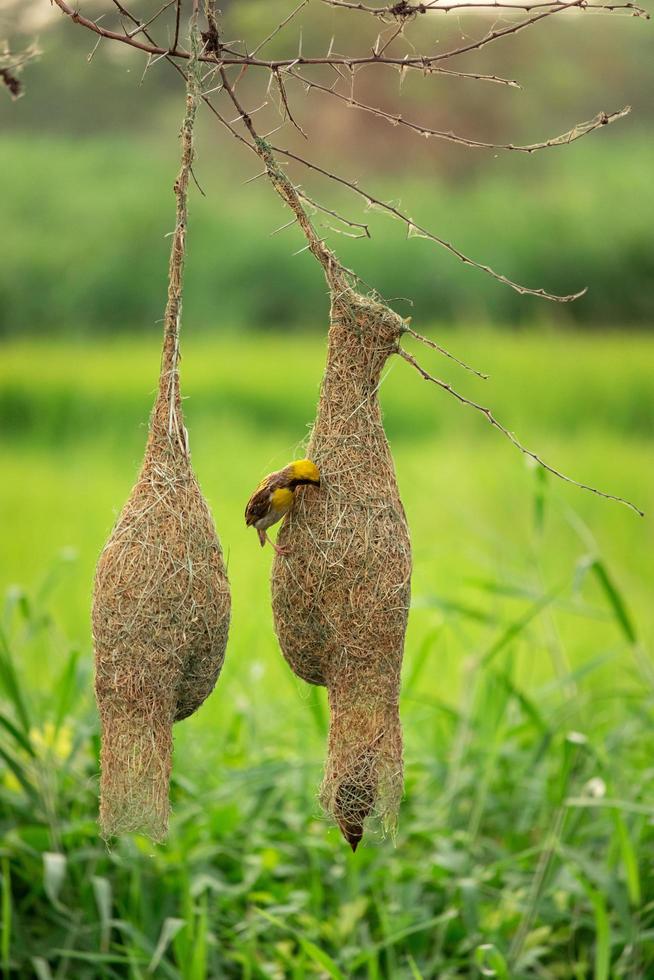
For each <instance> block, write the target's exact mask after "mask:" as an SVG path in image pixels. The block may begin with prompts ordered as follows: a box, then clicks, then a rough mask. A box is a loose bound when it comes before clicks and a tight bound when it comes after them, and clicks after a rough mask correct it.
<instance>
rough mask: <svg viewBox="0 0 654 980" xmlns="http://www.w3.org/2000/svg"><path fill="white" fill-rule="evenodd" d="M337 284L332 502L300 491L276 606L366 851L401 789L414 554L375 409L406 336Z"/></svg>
mask: <svg viewBox="0 0 654 980" xmlns="http://www.w3.org/2000/svg"><path fill="white" fill-rule="evenodd" d="M328 279H329V280H330V286H331V288H332V309H331V318H330V319H331V325H330V329H329V337H328V352H327V364H326V368H325V374H324V377H323V381H322V387H321V392H320V401H319V405H318V413H317V417H316V421H315V424H314V427H313V430H312V433H311V436H310V440H309V446H308V450H307V453H308V455H309V457H310V458H311V459H312V460H314V461H315V463H316V464H317V466H318V468H319V470H320V477H321V491H320V492H319V493H313V494H311V493H307V494H304V493H303V492H302V489H298V491H296V493H297V497H298V500H297V502H296V505H295V507H294V509H293V511H292V512H291V514H290V515H289V517H288V518H287V520H286V522H285V524H284V526H283V527H282V529H281V532H280V537H279V542H280V544H281V545H283V547H284V548H285V549H286V550H287V556H285V557H279V556H278V557H276V558H275V561H274V565H273V572H272V602H273V612H274V617H275V627H276V631H277V636H278V638H279V642H280V645H281V648H282V651H283V653H284V656H285V658H286V660H287V661H288V663H289V664H290V666H291V667H292V669H293V670H294V671H295V673H296V674H297V675H298V676H299V677H302V678H303V679H304V680H306V681H308V682H309V683H312V684H322V685H325V686H326V687H327V690H328V693H329V705H330V715H331V721H330V731H329V748H328V757H327V763H326V766H325V774H324V780H323V784H322V788H321V801H322V803H323V805H324V807H325V808H326V810H327V811H328V812H330V813H331V814H332V815H333V817H334V819H335V820H336V822H337V823H338V825H339V827H340V829H341V831H342V833H343V835H344V837H345V838H346V840H347V841H348V842H349V844H350V845H351V847H352V849H353V850H355V849H356V847H357V845H358V843H359V841H360V840H361V837H362V835H363V831H364V822H365V820H366V819H367V818H368V817H369V816H373V815H374V816H376V817H378V818H379V819H380V820H381V823H382V826H383V828H384V829H385V830H392V829H393V827H394V826H395V823H396V818H397V810H398V807H399V803H400V799H401V796H402V789H403V774H402V731H401V727H400V720H399V711H398V702H399V693H400V670H401V666H402V653H403V647H404V636H405V632H406V625H407V616H408V609H409V601H410V579H411V544H410V540H409V532H408V528H407V523H406V518H405V515H404V509H403V507H402V503H401V500H400V496H399V492H398V487H397V481H396V478H395V471H394V467H393V460H392V457H391V453H390V449H389V445H388V441H387V439H386V435H385V433H384V428H383V424H382V417H381V410H380V406H379V401H378V397H377V395H378V388H379V383H380V378H381V372H382V369H383V367H384V364H385V363H386V360H387V358H388V357H389V356H390V355H391V354H393V353H395V352H396V351H397V349H398V341H399V338H400V335H401V333H402V332H403V329H404V323H403V321H402V319H401V318H400V317H399V316H398V315H397V314H396V313H394V312H393V311H392V310H390V309H389V308H388V307H386V306H384V305H383V304H382V303H380V302H378V301H377V300H375V299H372V298H367V297H364V296H361V295H359V294H357V293H356V292H355V291H354V290H353V289H351V288H350V287H349V286H348V285H347V284H346V283H345V281H344V279H343V277H341V276H339V275H337V274H336V273H335V272H333V271H331V273H330V275H329V276H328Z"/></svg>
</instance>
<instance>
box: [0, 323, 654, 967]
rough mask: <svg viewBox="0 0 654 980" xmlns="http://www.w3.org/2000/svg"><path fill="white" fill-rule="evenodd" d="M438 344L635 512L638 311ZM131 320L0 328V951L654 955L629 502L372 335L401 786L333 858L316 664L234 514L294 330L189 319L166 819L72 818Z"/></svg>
mask: <svg viewBox="0 0 654 980" xmlns="http://www.w3.org/2000/svg"><path fill="white" fill-rule="evenodd" d="M439 339H441V340H442V339H443V337H440V338H439ZM450 340H451V342H452V343H453V344H456V345H457V346H458V352H459V353H460V354H462V355H463V356H464V357H466V358H467V359H469V360H472V361H475V362H478V366H479V367H482V368H486V369H488V370H489V371H490V373H491V375H492V380H491V382H489V383H488V384H489V385H490V386H491V387H490V388H489V389H488V391H486V392H485V396H486V400H487V401H488V402H489V403H492V404H495V405H496V407H497V409H498V412H500V411H501V412H502V415H503V417H504V418H505V420H506V421H507V423H508V424H509V425H510V426H511V427H512V428H515V429H516V430H517V431H518V432H519V434H520V435H521V436H523V437H525V438H527V437H528V436H531V442H535V444H536V445H537V447H538V448H540V449H541V450H543V451H544V452H547V455H548V456H550V457H552V458H553V459H554V460H555V461H556V462H559V463H561V464H562V465H564V466H566V467H567V468H568V469H573V470H574V472H575V474H577V475H580V476H585V477H588V478H589V479H593V480H595V481H596V482H600V483H602V484H604V485H610V486H609V489H615V490H617V491H620V492H624V493H626V494H628V495H632V496H634V497H636V499H637V500H638V502H639V503H641V504H642V505H643V506H644V507H645V509H646V510H649V509H651V507H650V506H649V505H650V503H651V486H652V479H653V477H654V469H653V463H652V460H651V453H650V454H648V451H647V446H648V439H649V428H648V426H649V425H650V422H649V420H650V419H651V413H652V398H651V391H650V389H649V388H648V386H647V377H648V375H649V373H650V372H651V360H652V346H651V343H650V342H649V341H648V340H647V338H646V337H643V336H641V337H633V338H630V340H629V342H628V343H626V344H625V342H624V341H620V340H619V339H617V338H612V337H607V336H604V337H598V338H593V339H592V340H590V339H589V340H588V341H584V340H583V339H582V338H580V337H575V336H570V337H568V336H561V335H559V334H553V333H550V334H544V335H543V336H541V337H538V338H537V337H533V336H532V337H526V336H522V335H519V336H518V337H517V338H516V337H513V338H508V339H507V337H506V335H496V334H483V333H482V334H480V333H479V332H462V333H460V334H459V335H458V340H457V339H453V338H448V342H449V341H450ZM156 346H157V342H156V339H155V338H153V339H152V344H151V346H150V345H149V342H148V344H146V343H145V342H143V343H138V344H125V343H120V344H119V343H115V344H104V345H98V346H94V347H91V348H84V347H81V346H73V345H59V346H58V347H54V346H52V345H45V344H34V345H27V344H21V345H5V348H4V350H3V358H2V361H1V364H0V390H2V391H3V396H2V400H1V401H0V419H1V420H2V421H1V422H0V433H1V438H0V466H1V467H2V474H3V479H2V481H0V508H1V510H2V515H3V533H2V535H1V536H0V557H1V560H0V587H1V588H3V589H4V591H5V602H4V607H3V610H2V618H1V632H0V835H1V836H0V873H1V874H2V891H1V893H0V967H1V968H2V970H4V975H5V976H6V977H14V976H21V977H22V976H25V977H27V976H37V977H39V978H50V977H62V978H63V977H69V976H70V977H75V978H77V977H80V978H86V977H88V978H96V977H100V978H104V977H107V978H116V977H133V978H146V977H147V976H152V975H155V976H161V977H170V978H178V977H179V978H185V980H186V978H193V980H196V978H203V977H220V976H227V977H252V978H270V977H292V978H305V977H306V978H312V977H347V978H350V977H365V978H371V977H372V978H386V977H393V978H395V977H398V978H404V977H407V978H416V977H425V978H426V977H439V978H447V977H456V976H472V977H475V976H497V977H510V978H512V980H513V978H516V980H522V978H525V980H526V978H529V980H531V978H541V977H570V978H579V977H594V978H596V980H604V978H608V977H629V978H636V977H638V978H641V977H647V976H649V975H650V974H651V973H652V972H653V971H654V881H653V877H652V861H651V856H652V853H654V840H653V836H654V835H653V830H652V827H653V826H654V825H653V823H652V815H653V814H654V794H653V793H652V762H651V748H650V746H651V730H652V723H653V721H654V718H653V710H654V703H653V698H652V690H653V687H652V685H653V678H652V664H651V658H650V655H649V643H650V639H651V633H652V610H651V587H650V583H651V554H652V553H654V549H653V548H652V531H651V525H650V524H649V523H647V522H640V521H639V520H638V519H637V518H636V517H635V516H633V515H631V514H630V513H629V512H628V511H626V510H625V509H623V508H618V507H615V506H611V505H608V504H605V503H603V502H600V501H597V500H595V499H593V498H592V497H590V496H588V495H587V496H583V495H581V494H580V493H579V492H577V491H574V490H572V489H570V488H564V487H557V486H555V485H553V484H552V482H551V481H543V480H542V479H541V478H540V477H539V476H538V475H537V473H536V472H535V471H533V470H531V469H529V468H527V467H525V466H523V465H522V460H521V458H520V457H519V456H518V454H517V453H515V451H514V450H512V449H511V447H510V446H508V444H507V445H506V446H505V445H504V444H503V443H502V442H501V441H500V439H499V436H497V434H496V433H494V432H493V431H492V430H491V429H490V427H484V424H483V420H481V419H476V418H475V416H473V415H472V414H470V416H466V414H465V412H464V411H463V409H461V408H459V407H458V406H456V405H452V406H450V405H449V404H448V402H447V400H446V398H445V396H443V397H440V398H439V397H437V393H436V392H434V391H432V390H431V389H430V388H428V387H427V386H420V384H419V382H418V380H416V381H415V383H413V382H411V383H410V382H409V380H408V379H409V378H410V377H412V376H411V375H410V374H408V373H406V372H404V371H403V370H401V369H402V367H403V366H402V365H399V364H398V365H397V366H396V367H394V368H393V369H392V371H391V372H390V374H389V376H388V378H387V379H386V381H385V383H384V387H383V401H384V405H385V412H386V418H387V422H388V424H389V429H390V431H391V434H392V441H393V448H394V452H395V455H396V459H397V465H398V474H399V479H400V484H401V488H402V492H403V496H404V499H405V503H406V507H407V511H408V515H409V520H410V524H411V527H412V533H413V539H414V552H415V560H416V561H415V576H414V606H413V608H412V612H411V623H410V632H409V638H408V643H407V652H406V661H405V669H404V684H403V696H402V706H401V708H402V717H403V722H404V726H405V734H406V758H407V763H408V765H407V780H406V798H405V800H404V803H403V807H402V812H401V815H400V829H399V834H398V837H397V840H396V841H392V840H385V841H382V840H375V839H372V840H369V841H368V842H367V843H366V842H364V845H365V846H362V847H361V848H360V849H359V851H358V852H357V854H356V855H351V854H349V852H348V851H347V849H346V848H344V847H343V846H342V845H341V844H340V843H339V837H338V833H337V831H335V830H334V829H333V828H330V827H329V826H328V825H327V824H326V823H325V822H324V820H323V819H322V817H321V815H320V812H319V808H318V805H317V801H316V795H315V794H316V787H317V785H318V782H319V778H320V768H321V761H322V758H323V753H324V738H325V728H326V705H325V701H324V696H323V692H321V691H318V690H309V689H308V688H307V687H306V686H305V685H302V684H301V683H300V682H298V681H297V680H296V679H295V678H294V677H293V676H292V675H291V674H290V672H289V671H288V669H287V668H286V666H285V664H284V663H283V660H282V658H281V656H280V654H279V651H278V649H277V647H276V644H275V641H274V637H273V634H272V624H271V621H270V613H269V606H268V598H267V581H266V580H267V575H268V568H269V561H270V556H269V555H268V554H267V553H266V552H265V551H264V552H261V551H260V550H259V548H258V545H257V543H256V541H255V540H254V539H253V538H252V537H251V536H250V533H249V532H248V531H247V529H245V527H244V526H243V523H242V508H243V504H244V501H245V499H246V497H247V493H248V491H249V490H250V489H251V487H252V485H253V483H254V481H256V479H257V478H258V477H259V476H260V475H261V474H262V472H264V471H265V470H266V469H268V468H269V467H272V466H274V465H276V464H277V463H281V462H283V461H284V459H285V458H286V457H288V456H290V455H292V454H293V452H294V451H295V450H296V449H297V447H298V443H299V441H300V440H301V438H302V436H303V433H304V432H305V431H306V429H305V428H304V426H305V424H306V422H307V421H308V420H309V418H310V416H311V412H312V402H313V399H314V397H315V394H316V385H317V382H318V378H319V374H320V346H321V345H320V344H319V343H318V342H317V341H315V342H314V341H311V340H301V339H295V340H293V339H292V338H288V337H280V336H272V337H268V338H266V339H262V338H261V337H256V336H255V337H253V338H250V339H249V340H247V341H245V340H243V341H237V340H236V339H234V340H232V341H230V342H221V343H220V344H214V343H211V342H208V341H204V342H202V343H199V344H198V343H188V344H187V345H186V346H185V360H184V365H183V376H184V381H185V391H186V393H187V394H188V395H190V396H191V397H190V398H189V399H188V401H187V403H186V404H187V414H188V424H189V430H190V435H191V447H192V451H193V454H194V462H195V465H196V468H197V471H198V473H199V474H200V478H201V482H202V484H203V489H204V490H205V491H206V492H207V495H208V497H209V498H210V500H211V503H212V506H213V509H214V513H215V516H216V519H217V523H218V526H219V529H220V532H221V536H222V539H223V543H224V545H225V547H226V548H227V552H228V556H229V566H230V576H231V580H232V587H233V592H234V600H235V601H234V620H233V632H232V636H231V640H230V646H229V649H228V655H227V660H226V664H225V668H224V672H223V676H222V677H221V679H220V681H219V684H218V687H217V689H216V692H215V693H214V694H213V695H212V697H211V698H210V700H209V702H208V703H207V704H206V705H205V706H204V707H203V708H202V709H201V711H200V712H198V714H197V715H196V716H194V717H193V718H192V719H190V720H188V721H187V722H185V723H184V724H183V725H180V726H178V729H177V731H176V742H175V769H174V783H173V808H174V810H173V820H172V829H171V839H170V841H169V843H168V844H167V845H165V846H153V845H151V844H150V843H149V842H148V841H146V840H144V839H142V838H140V837H131V838H128V839H126V840H123V841H121V842H119V843H117V844H115V845H114V846H112V848H111V849H109V850H107V849H106V848H105V847H104V845H103V844H102V843H101V842H100V841H99V839H98V835H97V825H96V810H97V771H98V758H97V755H98V730H97V717H96V712H95V709H94V706H93V702H92V695H91V680H92V679H91V652H90V642H89V625H88V603H89V589H90V577H91V572H92V567H93V563H94V561H95V557H96V555H97V552H98V550H99V548H100V546H101V543H102V540H103V538H104V536H105V534H106V532H107V530H108V527H109V525H110V523H111V519H112V518H111V515H112V510H114V509H115V508H117V507H119V506H120V504H121V503H122V500H123V499H124V497H125V495H126V492H127V490H128V488H129V485H130V482H131V480H132V479H133V475H134V472H135V469H136V466H137V464H138V458H139V455H140V452H141V448H142V442H143V437H144V429H143V425H142V423H143V421H144V420H145V418H146V416H147V411H148V407H149V395H148V393H147V391H143V388H146V389H147V387H148V385H151V386H152V387H154V382H155V376H156V353H154V352H155V351H156ZM434 356H435V355H434ZM37 365H38V370H36V366H37ZM440 367H441V368H442V367H443V365H440ZM447 370H448V376H451V377H453V379H455V380H457V382H458V383H460V384H463V385H464V386H466V387H467V386H469V385H474V386H475V394H478V393H479V392H478V391H477V387H479V388H481V387H482V383H481V382H477V381H472V380H470V381H469V380H468V379H465V378H461V377H460V376H459V374H458V372H457V373H456V375H454V374H450V373H449V368H448V369H447ZM452 370H453V371H454V369H452ZM282 371H283V376H284V378H285V379H289V378H292V379H295V380H294V383H293V384H290V385H289V384H288V383H285V384H281V383H280V377H281V373H282ZM236 377H237V378H238V386H237V385H236V381H235V380H234V379H235V378H236ZM148 379H150V380H149V381H148ZM552 379H556V384H554V382H553V380H552ZM230 386H231V387H230ZM237 388H238V390H239V391H240V392H241V395H240V398H237V397H236V389H237ZM232 389H233V390H232ZM467 390H470V389H469V388H468V389H467ZM480 397H481V396H480ZM47 419H49V421H47ZM432 427H433V428H432ZM591 527H592V529H593V533H592V534H591V531H590V528H591ZM73 548H74V549H75V551H73V550H72V549H73ZM61 549H66V550H63V551H62V550H61ZM58 552H59V558H58V559H57V560H56V561H54V560H53V559H54V556H55V555H56V554H57V553H58ZM16 582H23V583H25V584H24V585H16V584H12V583H16Z"/></svg>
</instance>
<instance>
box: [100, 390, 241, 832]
mask: <svg viewBox="0 0 654 980" xmlns="http://www.w3.org/2000/svg"><path fill="white" fill-rule="evenodd" d="M163 377H164V376H163V374H162V378H163ZM173 400H174V402H176V406H175V407H174V408H173V411H172V413H171V408H170V403H169V400H168V398H167V397H166V395H165V392H161V393H160V395H159V398H158V400H157V403H156V405H155V409H154V412H153V415H152V420H151V425H150V433H149V437H148V444H147V448H146V452H145V458H144V461H143V465H142V468H141V472H140V473H139V476H138V479H137V482H136V485H135V486H134V488H133V490H132V492H131V494H130V496H129V499H128V501H127V503H126V504H125V507H124V508H123V511H122V513H121V514H120V517H119V518H118V522H117V523H116V526H115V528H114V530H113V532H112V534H111V537H110V538H109V541H108V542H107V544H106V545H105V548H104V550H103V552H102V555H101V556H100V561H99V563H98V568H97V573H96V580H95V590H94V600H93V637H94V643H95V652H96V679H95V687H96V696H97V701H98V706H99V709H100V718H101V725H102V758H101V766H102V775H101V805H100V823H101V827H102V831H103V835H104V836H110V835H112V834H121V833H124V832H126V831H132V830H141V831H143V832H145V833H147V834H148V835H149V836H151V837H152V838H153V839H155V840H161V839H162V838H163V837H165V835H166V830H167V822H168V810H169V803H168V790H169V780H170V772H171V761H172V726H173V723H174V722H175V721H180V720H182V719H183V718H186V717H188V716H189V715H190V714H191V713H192V712H194V711H195V710H196V709H197V708H198V707H199V706H200V705H201V704H202V702H203V701H204V700H205V698H206V697H207V696H208V695H209V694H210V693H211V691H212V689H213V687H214V684H215V682H216V680H217V678H218V675H219V673H220V669H221V667H222V663H223V660H224V655H225V646H226V643H227V632H228V628H229V614H230V595H229V586H228V582H227V574H226V570H225V564H224V561H223V555H222V550H221V547H220V543H219V541H218V538H217V535H216V531H215V527H214V523H213V520H212V517H211V514H210V512H209V508H208V506H207V503H206V501H205V500H204V497H203V496H202V493H201V491H200V488H199V486H198V482H197V480H196V477H195V475H194V473H193V470H192V468H191V463H190V459H189V454H188V449H187V446H186V435H185V430H184V429H183V426H182V425H181V406H180V405H179V391H178V390H177V391H176V393H175V394H174V395H173ZM171 418H174V419H175V428H174V429H173V430H172V431H171V429H170V419H171ZM178 426H179V429H178V428H177V427H178Z"/></svg>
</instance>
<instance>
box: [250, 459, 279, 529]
mask: <svg viewBox="0 0 654 980" xmlns="http://www.w3.org/2000/svg"><path fill="white" fill-rule="evenodd" d="M282 474H283V470H279V471H278V472H276V473H270V474H269V475H268V476H267V477H266V478H265V480H262V481H261V483H260V484H259V486H258V487H257V489H256V490H255V491H254V493H253V494H252V496H251V497H250V499H249V500H248V503H247V507H246V508H245V523H246V524H247V525H248V527H250V525H251V524H255V523H256V522H257V521H259V520H261V518H262V517H265V516H266V514H267V513H268V511H269V509H270V497H271V494H272V492H273V490H277V489H278V488H279V487H281V486H285V485H286V481H285V478H284V476H283V475H282Z"/></svg>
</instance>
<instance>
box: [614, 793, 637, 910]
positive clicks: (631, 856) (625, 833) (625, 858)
mask: <svg viewBox="0 0 654 980" xmlns="http://www.w3.org/2000/svg"><path fill="white" fill-rule="evenodd" d="M611 815H612V817H613V823H614V826H615V829H616V833H617V836H618V845H619V850H620V856H621V858H622V866H623V868H624V874H625V878H626V881H627V893H628V895H629V902H630V904H631V906H632V907H633V908H638V907H639V905H640V903H641V898H642V895H641V887H640V874H639V871H638V858H637V857H636V849H635V848H634V845H633V843H632V840H631V837H630V836H629V830H628V828H627V822H626V820H625V819H624V817H623V815H622V813H621V812H620V810H618V809H614V810H612V811H611Z"/></svg>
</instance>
